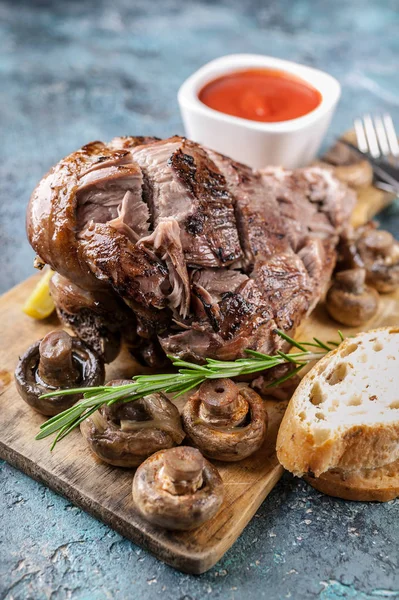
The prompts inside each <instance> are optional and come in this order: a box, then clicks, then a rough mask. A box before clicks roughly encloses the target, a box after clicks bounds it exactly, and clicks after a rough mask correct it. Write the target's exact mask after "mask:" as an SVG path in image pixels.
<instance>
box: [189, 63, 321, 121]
mask: <svg viewBox="0 0 399 600" xmlns="http://www.w3.org/2000/svg"><path fill="white" fill-rule="evenodd" d="M198 97H199V99H200V100H201V102H203V103H204V104H206V105H207V106H209V108H213V109H214V110H218V111H219V112H222V113H225V114H227V115H233V116H234V117H241V118H242V119H249V120H250V121H264V122H267V123H272V122H277V121H289V120H290V119H296V118H298V117H302V116H303V115H306V114H308V113H310V112H311V111H312V110H314V109H315V108H317V106H319V104H320V102H321V99H322V97H321V94H320V92H319V91H318V90H316V89H315V88H314V87H312V86H311V85H310V84H309V83H307V82H306V81H303V80H302V79H299V77H296V76H295V75H291V73H287V72H285V71H277V70H273V69H247V70H245V71H235V72H233V73H229V74H227V75H222V76H221V77H218V78H217V79H214V80H213V81H210V82H209V83H207V84H206V85H205V86H204V87H203V88H202V89H201V91H200V92H199V94H198Z"/></svg>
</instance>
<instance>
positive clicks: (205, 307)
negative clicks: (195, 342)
mask: <svg viewBox="0 0 399 600" xmlns="http://www.w3.org/2000/svg"><path fill="white" fill-rule="evenodd" d="M191 290H192V293H193V295H194V297H195V298H197V300H199V304H198V303H197V310H196V313H197V316H199V317H201V316H206V317H207V318H208V319H209V322H210V324H211V326H212V329H213V330H214V331H216V332H218V331H220V321H221V313H220V309H219V306H218V303H217V302H214V300H213V298H212V296H211V295H210V294H209V292H208V291H207V290H206V289H205V288H203V287H202V285H199V284H197V283H193V284H192V286H191Z"/></svg>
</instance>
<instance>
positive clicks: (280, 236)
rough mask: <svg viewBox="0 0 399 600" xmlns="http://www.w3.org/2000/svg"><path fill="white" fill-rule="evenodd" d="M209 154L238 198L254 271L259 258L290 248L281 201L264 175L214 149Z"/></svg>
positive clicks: (243, 234)
mask: <svg viewBox="0 0 399 600" xmlns="http://www.w3.org/2000/svg"><path fill="white" fill-rule="evenodd" d="M207 153H208V154H209V156H210V157H211V158H212V160H213V161H214V162H215V164H216V165H217V166H218V168H219V169H220V170H221V172H222V173H223V174H224V176H225V180H226V181H227V185H228V187H229V189H230V192H231V194H232V196H233V198H234V208H235V216H236V221H237V225H238V231H239V236H240V243H241V247H242V249H243V253H244V264H243V266H244V268H245V271H246V272H248V273H250V272H251V271H252V269H253V268H254V266H255V263H256V262H257V261H259V260H263V259H264V258H267V257H269V256H271V255H272V254H275V253H278V252H286V251H287V248H288V247H289V240H288V239H287V235H286V231H285V227H284V221H283V220H282V219H281V216H280V211H279V209H278V205H277V201H276V199H275V198H274V196H273V194H271V193H270V192H269V191H268V190H267V188H266V187H265V185H264V183H263V180H262V178H261V176H260V175H259V174H257V173H255V172H254V171H252V170H251V169H250V168H249V167H247V166H245V165H242V164H240V163H238V162H235V161H233V160H231V159H229V158H227V157H225V156H222V155H220V154H218V153H216V152H214V151H213V150H209V149H207Z"/></svg>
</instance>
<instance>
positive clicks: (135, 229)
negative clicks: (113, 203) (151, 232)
mask: <svg viewBox="0 0 399 600" xmlns="http://www.w3.org/2000/svg"><path fill="white" fill-rule="evenodd" d="M149 220H150V212H149V210H148V206H147V204H146V203H145V202H143V200H142V198H141V197H140V196H139V195H138V194H132V192H131V191H130V190H129V191H127V192H126V194H125V195H124V197H123V200H122V204H120V205H119V206H118V216H117V217H115V218H113V219H112V220H111V221H109V222H108V225H109V226H110V227H113V228H114V229H116V230H117V231H119V232H120V233H123V234H124V235H126V236H127V237H128V238H129V239H130V241H132V242H137V241H139V240H140V238H142V237H143V236H145V235H146V234H147V233H148V229H149Z"/></svg>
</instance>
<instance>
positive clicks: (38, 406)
mask: <svg viewBox="0 0 399 600" xmlns="http://www.w3.org/2000/svg"><path fill="white" fill-rule="evenodd" d="M104 377H105V374H104V362H103V360H102V359H101V358H100V357H99V356H98V355H97V354H96V352H94V351H93V350H91V349H90V348H89V347H88V346H87V345H86V344H85V343H84V342H82V341H81V340H79V339H78V338H73V337H71V336H70V335H69V334H68V333H66V331H62V330H59V331H51V332H50V333H48V334H47V335H46V336H45V337H44V338H43V339H42V340H39V341H38V342H35V343H34V344H32V346H30V347H29V348H28V349H27V351H26V352H25V354H23V356H21V358H20V359H19V361H18V365H17V368H16V369H15V382H16V385H17V389H18V392H19V394H20V396H21V397H22V398H23V399H24V400H25V402H27V403H28V404H29V405H30V406H32V407H33V408H34V409H35V410H37V411H38V412H40V413H41V414H43V415H49V416H50V415H56V414H58V413H59V412H61V411H63V410H65V409H67V408H69V407H70V406H72V405H73V404H75V402H76V401H77V400H79V398H81V394H75V395H73V396H54V397H49V398H40V396H41V395H42V394H48V393H51V392H54V391H57V390H59V389H67V388H71V387H91V386H96V385H102V384H103V383H104Z"/></svg>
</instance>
